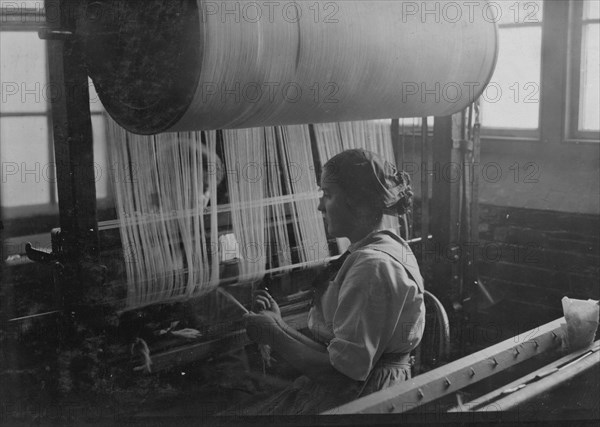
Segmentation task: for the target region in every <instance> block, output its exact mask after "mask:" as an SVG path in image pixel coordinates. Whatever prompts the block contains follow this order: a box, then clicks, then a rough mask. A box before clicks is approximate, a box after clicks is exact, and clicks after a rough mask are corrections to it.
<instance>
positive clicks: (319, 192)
mask: <svg viewBox="0 0 600 427" xmlns="http://www.w3.org/2000/svg"><path fill="white" fill-rule="evenodd" d="M324 195H325V192H324V191H323V190H321V189H320V188H319V189H317V196H318V197H319V199H320V198H322V197H323V196H324Z"/></svg>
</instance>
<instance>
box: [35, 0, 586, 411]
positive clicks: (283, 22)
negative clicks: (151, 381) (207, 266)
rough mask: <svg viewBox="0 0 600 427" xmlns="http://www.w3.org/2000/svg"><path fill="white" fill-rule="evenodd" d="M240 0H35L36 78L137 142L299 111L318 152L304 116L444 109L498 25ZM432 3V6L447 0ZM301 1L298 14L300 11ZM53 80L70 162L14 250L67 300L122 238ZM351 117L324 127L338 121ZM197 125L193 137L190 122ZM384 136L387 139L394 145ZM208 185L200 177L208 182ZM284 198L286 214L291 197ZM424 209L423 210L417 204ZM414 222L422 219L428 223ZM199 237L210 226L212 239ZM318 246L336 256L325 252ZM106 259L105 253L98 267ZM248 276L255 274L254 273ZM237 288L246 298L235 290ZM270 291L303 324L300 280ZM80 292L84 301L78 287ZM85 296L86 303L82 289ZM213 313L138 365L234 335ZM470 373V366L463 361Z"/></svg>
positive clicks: (89, 290) (398, 397)
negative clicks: (24, 250)
mask: <svg viewBox="0 0 600 427" xmlns="http://www.w3.org/2000/svg"><path fill="white" fill-rule="evenodd" d="M251 3H252V6H251V7H252V9H250V6H248V4H246V3H244V2H234V1H224V2H219V3H214V2H206V1H201V0H198V1H169V2H167V1H161V0H152V1H108V0H107V1H92V0H90V1H79V2H76V3H75V2H67V1H52V0H47V1H46V6H47V9H48V10H49V9H53V10H59V11H60V18H59V19H57V20H56V21H52V22H48V29H47V30H46V31H45V32H43V34H41V35H42V36H43V37H45V38H48V39H50V40H51V41H50V48H49V49H50V55H49V58H50V67H51V72H50V78H51V82H55V83H56V84H59V85H61V87H70V88H84V87H85V88H87V77H88V75H89V77H91V79H92V80H93V82H94V85H95V87H96V89H97V92H98V94H99V96H100V98H101V100H102V103H103V105H104V107H105V108H106V110H107V112H108V113H109V114H110V116H111V118H112V120H114V122H115V128H114V129H118V132H121V134H122V135H125V136H124V137H123V140H128V141H129V142H131V141H132V140H134V139H135V138H141V139H139V141H142V143H144V141H145V142H149V141H151V142H152V143H153V144H155V146H159V145H160V144H161V138H163V136H161V134H164V133H165V132H169V133H175V132H179V133H180V135H182V134H183V133H184V132H187V133H188V134H193V133H194V132H198V131H214V130H219V131H218V132H217V133H214V134H210V133H205V134H202V135H204V136H203V137H204V138H208V139H211V138H212V139H213V142H212V144H213V145H214V144H216V142H215V141H216V139H220V141H221V143H223V141H224V140H223V138H224V136H223V135H225V134H226V133H227V132H232V131H233V130H235V129H247V128H258V127H261V128H265V127H273V126H277V127H281V128H278V129H289V128H284V127H285V126H290V125H299V126H302V125H308V124H311V126H310V127H309V128H306V129H307V132H309V136H308V137H309V140H310V147H311V148H312V149H313V150H315V151H318V136H319V132H325V133H326V132H327V129H328V128H327V126H328V125H316V124H321V123H330V122H352V121H358V120H370V119H385V118H390V117H393V118H400V117H422V116H436V117H449V116H451V115H452V114H455V113H458V112H460V111H463V110H464V109H465V108H467V107H468V106H469V105H470V104H471V103H472V102H473V101H474V100H475V99H476V98H477V97H478V96H479V95H480V93H481V91H482V90H483V89H484V87H485V85H486V84H487V83H488V81H489V80H490V78H491V74H492V72H493V69H494V64H495V60H496V55H497V34H496V28H495V25H494V24H493V22H492V20H489V19H485V16H486V15H485V12H484V11H483V9H484V8H485V5H486V2H481V3H478V4H477V5H475V6H473V9H469V10H462V11H460V10H459V12H461V13H460V14H459V15H460V16H459V15H456V16H455V18H456V19H454V18H452V19H441V20H436V19H434V18H431V19H430V20H428V19H427V15H423V14H422V13H421V12H422V11H420V10H415V9H414V8H415V5H416V3H415V2H405V1H382V2H378V1H369V2H366V1H365V2H339V3H335V4H334V3H332V2H328V3H325V2H320V3H319V2H316V3H314V5H316V6H317V7H322V8H323V9H319V11H320V15H319V16H318V19H316V18H315V17H316V15H314V13H315V9H314V8H313V9H310V8H309V5H308V4H305V3H303V2H300V3H295V4H294V6H293V10H292V9H289V10H286V11H285V12H283V11H271V10H270V9H269V7H268V6H267V5H265V4H262V3H261V2H257V3H255V2H251ZM311 4H312V3H311ZM455 4H456V3H455ZM314 5H313V6H314ZM327 5H329V6H327ZM331 5H333V6H331ZM438 6H439V7H440V10H442V9H441V8H445V7H446V6H447V4H446V3H444V2H441V3H438ZM289 7H291V6H289ZM327 7H333V9H331V10H330V9H326V8H327ZM416 7H417V8H418V5H417V6H416ZM265 11H271V12H273V16H271V15H268V14H267V15H261V16H262V19H259V18H258V16H259V15H258V14H263V13H265ZM280 12H281V13H280ZM287 12H289V13H290V14H291V15H286V14H285V13H287ZM333 12H335V13H333ZM251 13H254V14H251ZM236 14H237V15H236ZM302 14H304V15H303V16H304V17H307V16H310V17H311V18H310V19H302V17H301V15H302ZM310 14H313V15H310ZM265 16H268V17H269V18H268V19H267V18H265ZM271 18H272V19H271ZM64 93H65V95H66V96H65V97H64V98H61V99H54V100H53V117H54V123H55V127H54V135H55V153H56V158H57V165H58V166H59V167H65V168H67V169H69V170H68V171H67V172H68V173H58V174H57V175H58V176H59V180H58V190H59V202H60V222H61V229H60V232H56V233H55V234H54V236H53V237H54V238H53V252H52V253H50V254H48V253H43V252H40V251H36V250H34V249H32V248H28V253H29V255H30V257H31V258H33V259H36V260H39V261H43V262H47V263H54V264H53V265H55V264H56V263H58V264H60V265H66V266H67V267H68V268H67V273H62V275H61V276H60V278H59V281H62V282H64V283H66V284H65V285H64V286H63V291H64V295H63V301H64V302H65V307H68V309H69V310H80V309H81V308H80V307H81V306H82V304H81V303H80V302H79V300H78V299H77V298H78V297H74V295H81V293H82V289H81V287H80V283H81V280H82V277H87V278H89V277H90V275H89V272H90V271H98V269H100V270H102V267H101V265H100V259H101V258H100V254H101V252H104V253H105V254H106V253H107V252H110V250H107V249H106V248H105V247H104V245H108V246H110V245H109V244H108V243H107V242H112V245H113V246H114V245H115V242H117V246H118V245H119V244H122V243H123V242H122V238H119V236H117V233H116V232H115V230H117V229H118V228H119V225H118V223H117V222H114V221H113V222H105V223H101V224H98V223H97V220H96V206H95V188H94V183H93V182H89V180H87V181H86V180H85V179H81V177H82V176H85V175H82V174H85V171H82V168H81V167H79V168H77V167H75V166H76V165H84V167H88V166H90V167H91V165H92V137H91V125H90V116H89V105H88V104H89V98H88V95H87V89H86V90H85V91H80V90H74V91H65V92H64ZM464 119H465V116H464V114H463V121H464ZM469 120H470V119H469ZM393 123H394V122H393ZM395 123H396V126H398V125H397V121H396V122H395ZM438 123H440V124H441V125H438ZM352 126H353V125H352V124H346V125H344V126H341V125H340V127H338V128H334V129H338V131H339V132H340V133H341V132H342V130H343V131H344V132H346V133H347V134H348V135H351V134H352V132H353V127H352ZM221 129H224V131H220V130H221ZM423 129H424V132H423V134H424V135H425V137H424V138H423V141H424V144H423V146H424V147H427V146H428V143H427V137H426V134H427V127H426V122H425V125H424V128H423ZM451 129H452V121H451V119H440V120H439V122H438V120H437V119H436V127H435V130H434V131H435V132H437V134H436V135H437V136H436V135H434V141H433V142H434V144H438V145H441V144H442V142H448V140H449V139H452V138H453V137H454V135H452V132H451ZM396 130H397V127H396ZM242 132H243V131H242ZM249 132H252V131H249ZM136 135H137V136H136ZM140 135H144V136H140ZM210 135H212V136H210ZM143 138H147V139H143ZM196 138H201V136H200V134H196ZM346 139H348V136H347V137H346ZM462 139H463V140H464V139H465V138H464V137H463V138H462ZM391 140H392V142H391V144H393V143H397V141H394V139H393V138H391ZM139 141H138V142H139ZM238 142H239V143H242V141H238ZM224 143H227V141H224ZM208 144H209V145H210V144H211V142H210V141H209V142H208ZM321 148H322V149H321V154H323V153H325V152H326V150H327V147H323V146H322V147H321ZM388 148H389V149H390V150H391V151H390V153H391V155H397V154H398V147H397V146H391V147H388ZM61 160H64V162H62V161H61ZM321 160H323V159H321ZM398 160H399V159H398ZM59 172H60V171H59ZM88 176H89V175H88ZM210 185H211V186H213V190H214V186H215V184H214V182H212V183H211V184H210ZM422 185H423V189H422V191H423V197H425V198H427V197H428V191H429V190H428V185H429V183H428V182H427V180H426V178H425V181H424V184H422ZM440 194H441V192H440ZM434 196H435V189H434ZM292 198H293V197H292ZM286 203H287V205H286V206H287V207H286V208H285V209H284V214H286V215H287V214H289V209H290V208H289V204H290V202H289V201H287V202H286ZM212 206H213V207H212V208H211V209H213V213H212V215H213V216H212V219H211V221H213V223H212V226H213V227H215V226H220V225H222V223H223V222H226V223H227V222H230V221H231V219H230V216H228V215H231V214H228V215H227V214H225V215H220V216H219V215H217V214H218V212H217V211H218V207H217V203H216V196H215V203H212ZM286 209H287V210H286ZM423 210H424V214H425V215H427V214H428V210H427V209H426V208H425V207H424V208H423ZM196 213H197V212H196ZM215 219H218V221H217V223H218V224H215V223H214V221H215ZM434 226H435V224H432V227H431V228H432V229H434V228H435V227H434ZM215 230H216V229H215ZM423 230H427V222H425V226H423ZM99 231H100V236H99ZM434 234H435V230H434ZM427 235H428V233H427V232H426V233H425V234H423V236H427ZM214 237H215V234H214V233H213V235H212V240H213V242H214ZM421 239H423V238H421ZM417 240H418V239H417ZM330 243H331V242H330ZM113 252H117V253H120V252H121V251H120V250H118V249H117V250H116V251H115V250H114V249H113ZM329 255H330V256H335V250H333V252H332V253H330V254H329ZM103 259H106V257H105V258H103ZM328 259H329V257H322V258H321V259H320V262H317V260H309V261H304V262H300V261H298V260H296V261H295V263H294V262H292V263H289V264H288V265H286V266H285V268H273V269H272V270H273V271H271V273H273V272H276V273H277V272H278V273H282V274H280V275H279V276H277V277H278V278H277V279H276V280H277V281H278V283H279V284H281V283H284V282H286V280H287V282H290V281H304V282H306V281H309V280H310V279H311V277H313V276H314V274H313V273H312V271H311V268H313V267H319V266H320V265H322V264H323V263H324V262H326V261H327V260H328ZM210 262H211V263H213V262H214V258H213V259H211V260H210ZM120 263H122V262H121V261H116V262H113V263H112V264H109V265H108V267H109V276H110V274H111V269H113V268H117V267H116V266H117V265H119V264H120ZM212 265H213V267H212V268H213V271H214V268H215V267H214V264H212ZM69 266H70V267H69ZM221 267H223V266H221ZM225 267H226V268H229V269H230V270H231V271H229V273H226V274H223V275H222V276H221V279H223V280H224V281H227V280H228V281H229V282H234V283H235V282H238V281H239V278H240V277H242V276H240V269H239V266H235V265H231V264H229V265H226V266H225ZM307 267H308V268H307ZM121 268H122V267H121ZM260 273H261V274H264V273H265V272H264V271H262V272H260ZM91 277H92V279H91V280H90V281H89V282H90V283H87V287H86V288H85V289H84V290H83V293H86V295H84V299H85V297H87V296H89V294H94V289H95V287H96V288H102V287H106V284H105V280H104V279H99V278H98V275H93V274H92V276H91ZM292 279H293V280H292ZM223 280H221V281H220V282H219V283H217V282H215V281H214V280H212V279H211V283H212V285H211V288H212V289H214V285H215V284H217V285H219V284H222V283H221V282H222V281H223ZM248 280H250V281H254V282H256V280H257V277H255V276H252V277H250V278H249V279H248ZM270 280H273V278H272V276H271V277H270ZM238 284H239V283H238ZM231 292H233V293H235V291H231ZM284 293H285V292H284ZM184 296H185V295H184ZM237 297H238V299H240V300H241V301H242V302H244V303H248V301H247V300H245V301H244V299H243V295H242V296H241V295H240V294H237ZM280 301H281V302H282V304H283V308H282V310H283V314H284V316H285V317H286V320H287V321H288V322H289V323H290V324H292V325H294V326H296V327H298V328H302V327H304V326H305V325H306V308H307V305H308V301H307V297H306V293H305V292H302V291H301V290H299V287H298V286H291V287H288V291H287V294H285V295H283V296H282V295H280ZM92 302H98V300H97V299H93V298H92ZM100 303H101V304H105V301H101V302H100ZM152 303H157V301H152ZM85 306H86V307H90V299H89V298H88V299H87V302H86V304H85ZM119 309H121V310H123V307H122V306H121V307H119ZM125 310H126V309H125ZM167 317H168V316H167ZM227 325H228V326H227V328H226V330H223V327H222V324H219V325H210V324H208V325H206V326H207V329H206V330H205V331H203V334H202V339H200V340H196V341H194V342H192V343H189V342H188V343H186V344H185V345H181V343H180V342H179V341H178V340H176V339H171V340H167V341H163V342H159V343H157V344H156V345H155V346H154V347H153V348H152V349H151V350H152V356H153V357H152V362H153V365H152V369H153V371H159V370H161V369H166V368H168V367H171V366H173V365H175V364H181V363H186V362H190V361H193V360H198V359H202V358H204V357H208V356H209V355H211V354H214V353H215V352H219V351H222V350H223V349H227V348H231V347H233V346H242V345H244V344H246V343H247V342H246V341H245V340H244V338H243V336H244V332H243V329H242V328H240V323H239V321H236V320H233V321H229V323H227ZM557 328H558V323H557V322H554V323H552V324H550V325H546V326H544V327H543V328H542V330H540V331H538V332H537V333H536V334H533V335H532V336H531V339H530V341H528V343H532V345H531V346H527V349H525V344H518V345H517V346H510V345H508V344H506V343H504V344H503V346H501V347H493V348H490V349H488V350H486V351H485V352H484V353H482V354H477V355H472V356H471V357H470V358H465V359H460V360H459V361H457V362H454V363H453V364H449V365H445V366H442V367H440V368H438V369H437V370H435V371H431V372H430V373H427V374H423V375H421V376H418V377H416V378H415V379H414V381H413V382H410V383H407V384H406V385H405V386H402V389H393V390H387V391H383V392H381V393H377V394H375V395H373V396H369V397H366V398H364V399H362V400H361V401H359V402H353V403H351V404H349V405H347V406H345V407H342V408H338V409H337V410H335V412H336V413H354V412H404V411H405V409H406V407H407V406H406V405H409V406H410V405H413V404H421V403H426V402H430V401H433V400H435V398H440V397H443V396H445V395H448V394H449V391H452V392H456V391H457V390H460V389H461V388H462V387H465V386H467V385H469V382H470V381H471V379H472V377H477V379H479V378H483V377H484V376H490V375H492V373H494V372H497V371H500V370H501V369H503V368H505V367H509V366H511V365H514V364H515V360H514V359H517V360H519V361H520V360H522V359H526V358H529V357H533V356H534V355H536V354H540V353H544V352H545V351H554V350H555V349H556V347H557V344H556V336H557ZM515 349H516V352H517V353H516V354H517V356H515V355H514V354H515ZM532 349H533V350H532ZM596 350H597V345H595V346H592V347H591V348H590V349H589V350H587V351H588V352H591V353H585V354H586V360H587V361H588V362H589V361H590V360H592V361H593V364H592V365H594V366H597V365H598V362H597V359H598V358H597V354H598V353H597V352H596ZM583 354H584V353H581V354H580V353H577V354H576V355H574V357H580V356H582V355H583ZM590 355H591V356H590ZM588 356H589V357H588ZM561 360H562V359H561ZM490 361H491V362H490ZM505 361H507V362H506V363H504V362H505ZM490 363H491V365H490ZM557 363H559V362H557ZM586 363H587V362H586ZM488 365H490V366H491V367H490V366H488ZM499 365H500V366H501V367H500V368H496V367H497V366H499ZM586 366H587V365H586ZM586 369H587V368H586ZM472 372H475V374H469V373H472ZM465 375H466V377H465ZM465 378H466V379H465ZM524 381H526V379H525V378H524ZM563 381H564V379H563ZM517 382H518V381H517ZM517 387H518V385H517ZM415 402H416V403H415ZM403 405H404V406H403ZM457 410H461V408H458V409H457Z"/></svg>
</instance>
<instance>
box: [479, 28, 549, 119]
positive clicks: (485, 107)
mask: <svg viewBox="0 0 600 427" xmlns="http://www.w3.org/2000/svg"><path fill="white" fill-rule="evenodd" d="M541 44H542V29H541V28H540V27H523V28H502V29H500V50H499V53H498V63H497V65H496V70H495V71H494V75H493V76H492V79H491V81H490V84H489V85H488V87H487V88H486V89H485V90H484V91H483V95H482V103H481V104H482V106H481V110H482V125H483V126H486V127H495V128H516V129H537V128H538V120H539V101H540V93H539V91H540V58H541Z"/></svg>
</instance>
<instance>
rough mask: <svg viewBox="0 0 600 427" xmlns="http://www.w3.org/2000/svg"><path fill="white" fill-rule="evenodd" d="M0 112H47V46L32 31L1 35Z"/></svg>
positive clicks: (7, 32) (6, 32) (0, 33)
mask: <svg viewBox="0 0 600 427" xmlns="http://www.w3.org/2000/svg"><path fill="white" fill-rule="evenodd" d="M0 63H1V65H0V80H1V82H0V84H1V85H2V90H1V91H0V92H1V93H2V99H1V100H0V112H2V113H8V112H11V113H15V112H41V111H46V110H47V109H48V102H47V100H48V99H49V95H50V94H49V91H48V89H49V88H48V85H47V83H46V45H45V42H44V41H42V40H40V39H39V37H38V35H37V33H34V32H14V31H3V32H0Z"/></svg>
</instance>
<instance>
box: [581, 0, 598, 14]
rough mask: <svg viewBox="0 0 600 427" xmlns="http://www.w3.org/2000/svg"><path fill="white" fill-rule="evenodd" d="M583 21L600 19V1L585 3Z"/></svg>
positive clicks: (590, 0) (592, 0)
mask: <svg viewBox="0 0 600 427" xmlns="http://www.w3.org/2000/svg"><path fill="white" fill-rule="evenodd" d="M583 19H600V1H598V0H586V1H585V3H584V7H583Z"/></svg>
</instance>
